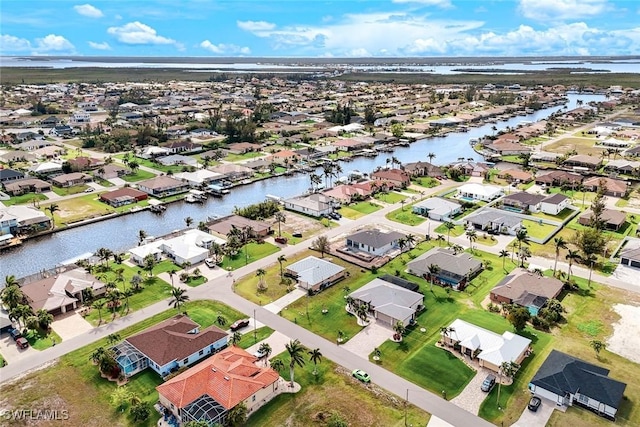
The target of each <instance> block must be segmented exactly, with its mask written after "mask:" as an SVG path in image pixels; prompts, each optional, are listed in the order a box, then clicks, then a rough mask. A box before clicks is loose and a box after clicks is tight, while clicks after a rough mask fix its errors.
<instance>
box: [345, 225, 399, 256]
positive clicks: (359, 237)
mask: <svg viewBox="0 0 640 427" xmlns="http://www.w3.org/2000/svg"><path fill="white" fill-rule="evenodd" d="M404 237H406V236H405V235H404V234H402V233H398V232H397V231H383V230H377V229H371V230H361V231H358V232H356V233H353V234H351V235H349V236H347V248H349V249H355V250H358V251H363V252H367V253H369V254H371V255H374V256H383V255H385V254H386V253H387V252H389V251H391V250H393V249H396V248H398V247H399V246H398V240H400V239H402V238H404Z"/></svg>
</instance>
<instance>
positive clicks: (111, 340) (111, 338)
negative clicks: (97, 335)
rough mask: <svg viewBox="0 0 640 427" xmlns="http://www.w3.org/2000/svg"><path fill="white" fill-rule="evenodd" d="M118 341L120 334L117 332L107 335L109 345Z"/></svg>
mask: <svg viewBox="0 0 640 427" xmlns="http://www.w3.org/2000/svg"><path fill="white" fill-rule="evenodd" d="M118 341H120V334H117V333H113V334H109V335H107V342H108V343H109V344H110V345H114V344H115V343H117V342H118Z"/></svg>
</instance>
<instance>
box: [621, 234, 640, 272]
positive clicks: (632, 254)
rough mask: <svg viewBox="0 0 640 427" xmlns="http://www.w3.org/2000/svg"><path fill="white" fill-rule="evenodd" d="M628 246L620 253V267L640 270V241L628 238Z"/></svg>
mask: <svg viewBox="0 0 640 427" xmlns="http://www.w3.org/2000/svg"><path fill="white" fill-rule="evenodd" d="M625 240H626V241H627V243H626V245H625V246H624V248H623V249H622V251H620V265H626V266H628V267H634V268H640V239H636V238H633V237H626V238H625Z"/></svg>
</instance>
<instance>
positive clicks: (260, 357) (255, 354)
mask: <svg viewBox="0 0 640 427" xmlns="http://www.w3.org/2000/svg"><path fill="white" fill-rule="evenodd" d="M253 355H254V357H257V358H258V359H262V358H263V357H264V356H266V355H267V353H265V352H262V351H260V350H256V351H255V352H254V353H253Z"/></svg>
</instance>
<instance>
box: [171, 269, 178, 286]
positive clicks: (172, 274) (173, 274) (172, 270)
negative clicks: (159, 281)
mask: <svg viewBox="0 0 640 427" xmlns="http://www.w3.org/2000/svg"><path fill="white" fill-rule="evenodd" d="M177 272H178V271H177V270H176V269H175V268H172V269H171V270H169V278H170V279H171V287H173V276H175V275H176V273H177Z"/></svg>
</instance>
